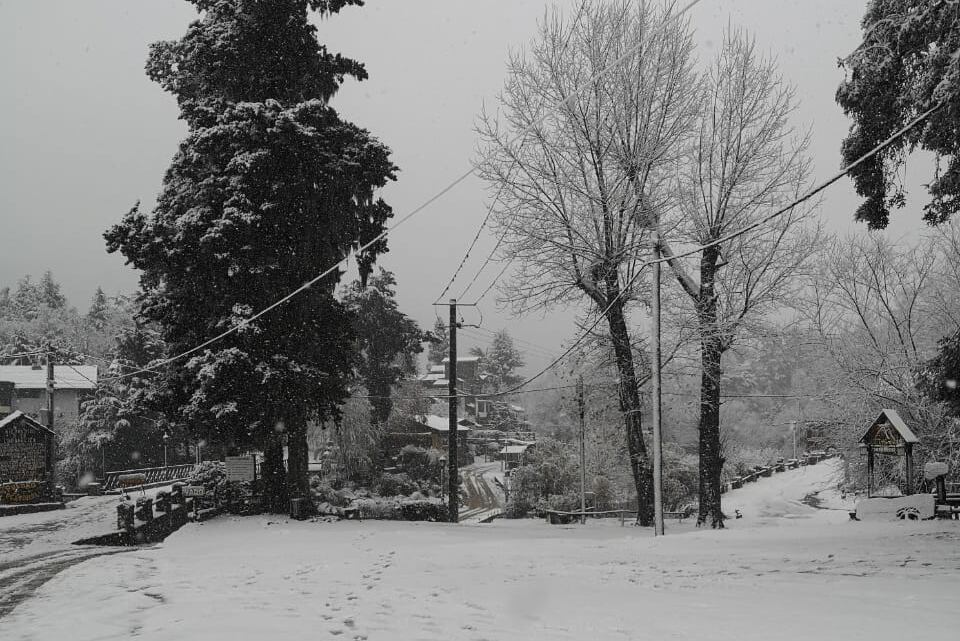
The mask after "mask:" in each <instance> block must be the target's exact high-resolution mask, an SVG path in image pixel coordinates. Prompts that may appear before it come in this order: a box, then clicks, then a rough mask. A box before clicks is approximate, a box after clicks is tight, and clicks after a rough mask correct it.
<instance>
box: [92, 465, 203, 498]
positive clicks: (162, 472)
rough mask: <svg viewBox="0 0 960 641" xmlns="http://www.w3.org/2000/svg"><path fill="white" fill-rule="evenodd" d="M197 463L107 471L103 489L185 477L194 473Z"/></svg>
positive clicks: (114, 488) (108, 489)
mask: <svg viewBox="0 0 960 641" xmlns="http://www.w3.org/2000/svg"><path fill="white" fill-rule="evenodd" d="M195 468H196V465H195V464H193V463H185V464H183V465H168V466H167V467H145V468H141V469H139V470H115V471H113V472H107V473H106V475H105V476H104V479H103V489H104V491H107V492H109V491H110V490H116V489H119V488H125V487H141V486H144V485H153V484H157V483H168V482H171V483H172V482H173V481H179V480H181V479H185V478H187V477H188V476H190V475H191V474H192V473H193V470H194V469H195Z"/></svg>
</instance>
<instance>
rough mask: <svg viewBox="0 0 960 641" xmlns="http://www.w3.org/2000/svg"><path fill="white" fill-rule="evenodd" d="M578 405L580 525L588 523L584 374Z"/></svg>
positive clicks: (579, 378) (578, 391) (578, 380)
mask: <svg viewBox="0 0 960 641" xmlns="http://www.w3.org/2000/svg"><path fill="white" fill-rule="evenodd" d="M577 405H578V406H579V409H580V524H581V525H583V524H584V523H586V522H587V515H586V511H587V493H586V487H587V466H586V461H585V456H584V438H585V436H584V435H585V433H586V416H585V414H586V412H585V411H584V408H585V406H586V404H585V403H584V401H583V374H581V375H580V376H578V377H577Z"/></svg>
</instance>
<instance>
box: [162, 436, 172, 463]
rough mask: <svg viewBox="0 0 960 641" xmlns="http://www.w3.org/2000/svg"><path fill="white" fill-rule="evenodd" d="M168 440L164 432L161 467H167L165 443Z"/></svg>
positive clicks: (168, 437)
mask: <svg viewBox="0 0 960 641" xmlns="http://www.w3.org/2000/svg"><path fill="white" fill-rule="evenodd" d="M169 440H170V435H169V434H167V433H166V432H164V433H163V466H164V467H166V466H167V441H169Z"/></svg>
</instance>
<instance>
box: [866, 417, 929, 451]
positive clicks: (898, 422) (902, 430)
mask: <svg viewBox="0 0 960 641" xmlns="http://www.w3.org/2000/svg"><path fill="white" fill-rule="evenodd" d="M886 423H889V424H890V425H892V426H893V429H895V430H896V431H897V432H898V433H899V435H900V438H902V439H903V442H904V443H919V442H920V439H918V438H917V437H916V435H915V434H914V433H913V432H912V431H911V430H910V428H909V427H907V424H906V423H904V422H903V419H902V418H900V415H899V414H898V413H897V410H880V416H878V417H877V420H875V421H874V422H873V423H871V424H870V427H868V428H867V431H866V432H864V433H863V436H862V437H860V442H861V443H866V441H867V439H868V438H871V439H872V438H873V437H874V436H875V435H876V431H877V430H879V429H880V427H881V425H884V424H886Z"/></svg>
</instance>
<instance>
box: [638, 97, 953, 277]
mask: <svg viewBox="0 0 960 641" xmlns="http://www.w3.org/2000/svg"><path fill="white" fill-rule="evenodd" d="M945 104H946V103H945V102H938V103H937V104H935V105H934V106H933V107H931V108H930V109H927V110H926V111H924V112H923V113H922V114H920V115H919V116H917V117H916V118H914V119H913V120H911V121H910V122H908V123H907V124H906V125H904V126H903V127H902V128H900V129H899V130H898V131H896V132H895V133H894V134H893V135H891V136H890V137H889V138H887V139H886V140H884V141H883V142H882V143H880V144H879V145H877V146H876V147H874V148H873V149H871V150H870V151H868V152H867V153H865V154H864V155H862V156H860V157H859V158H857V159H856V160H855V161H853V162H852V163H850V164H849V165H847V166H846V167H844V168H843V169H841V170H840V171H839V172H838V173H837V174H835V175H834V176H832V177H831V178H829V179H828V180H826V181H824V182H822V183H820V184H819V185H817V186H816V187H814V188H813V189H811V190H810V191H808V192H807V193H806V194H804V195H803V196H801V197H800V198H798V199H797V200H795V201H793V202H792V203H790V204H789V205H787V206H786V207H783V208H781V209H778V210H777V211H775V212H773V213H772V214H770V215H769V216H765V217H764V218H761V219H760V220H758V221H756V222H753V223H750V224H749V225H747V226H745V227H743V228H741V229H739V230H737V231H735V232H731V233H729V234H727V235H725V236H722V237H720V238H717V239H716V240H712V241H710V242H709V243H705V244H703V245H700V246H699V247H694V248H693V249H689V250H687V251H683V252H680V253H678V254H674V253H672V252H671V254H670V256H669V257H666V256H665V257H663V258H657V259H654V260H649V261H647V262H646V263H644V264H645V265H652V264H653V263H665V262H668V261H671V260H674V259H677V258H683V257H684V256H690V255H691V254H696V253H698V252H701V251H703V250H704V249H707V248H708V247H714V246H716V245H720V244H722V243H725V242H727V241H728V240H733V239H734V238H737V237H739V236H742V235H744V234H746V233H747V232H749V231H752V230H754V229H756V228H757V227H760V226H761V225H764V224H766V223H768V222H770V221H771V220H773V219H774V218H777V217H779V216H782V215H783V214H785V213H787V212H788V211H790V210H792V209H793V208H794V207H796V206H797V205H801V204H803V203H804V202H806V201H808V200H810V199H811V198H813V197H814V196H816V195H817V194H819V193H820V192H821V191H823V190H824V189H826V188H827V187H829V186H830V185H832V184H833V183H835V182H837V181H838V180H840V179H841V178H843V177H844V176H846V175H847V174H848V173H850V172H851V171H852V170H853V169H854V168H856V167H857V166H859V165H861V164H863V163H865V162H866V161H867V160H869V159H870V158H872V157H873V156H875V155H876V154H878V153H880V152H881V151H883V150H884V149H886V148H887V147H889V146H890V145H892V144H893V143H895V142H896V141H897V139H899V138H901V137H902V136H903V135H904V134H906V133H907V132H908V131H910V130H911V129H913V128H914V127H916V126H917V125H918V124H920V123H921V122H923V121H924V120H926V119H927V118H928V117H930V116H931V115H932V114H933V113H934V112H935V111H937V110H939V109H941V108H943V106H944V105H945Z"/></svg>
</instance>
